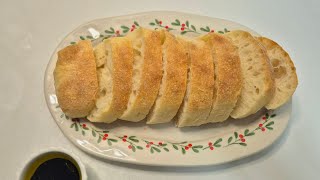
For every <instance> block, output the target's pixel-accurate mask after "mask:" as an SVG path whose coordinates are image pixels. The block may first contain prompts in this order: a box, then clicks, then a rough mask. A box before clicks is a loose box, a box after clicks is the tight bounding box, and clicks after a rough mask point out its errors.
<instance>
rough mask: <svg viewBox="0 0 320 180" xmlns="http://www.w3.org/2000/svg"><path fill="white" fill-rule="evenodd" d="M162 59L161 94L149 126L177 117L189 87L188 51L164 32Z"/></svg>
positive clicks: (149, 119) (150, 114)
mask: <svg viewBox="0 0 320 180" xmlns="http://www.w3.org/2000/svg"><path fill="white" fill-rule="evenodd" d="M161 33H162V38H163V39H162V41H163V42H164V43H163V45H162V57H163V67H162V70H163V77H162V81H161V85H160V90H159V94H158V96H157V99H156V101H155V104H154V105H153V107H152V109H151V111H150V113H149V114H148V116H147V124H157V123H165V122H169V121H171V120H172V118H173V117H174V116H175V115H176V113H177V111H178V109H179V107H180V105H181V103H182V101H183V98H184V95H185V91H186V86H187V68H188V64H187V63H188V62H187V61H188V59H187V58H188V57H187V51H186V49H185V48H184V47H183V45H182V44H181V43H179V42H178V41H177V39H176V37H175V36H174V35H172V34H170V33H169V32H167V31H165V30H163V31H161Z"/></svg>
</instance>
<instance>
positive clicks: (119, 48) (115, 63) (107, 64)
mask: <svg viewBox="0 0 320 180" xmlns="http://www.w3.org/2000/svg"><path fill="white" fill-rule="evenodd" d="M102 43H103V44H104V45H99V46H97V48H96V49H95V51H96V53H95V54H96V56H97V54H105V58H104V60H102V59H103V58H102V59H101V61H102V62H101V63H102V64H100V63H97V64H98V65H99V68H98V80H99V86H100V94H99V98H98V99H97V101H96V107H95V108H94V109H93V110H92V111H91V113H90V115H89V116H88V119H89V120H90V121H92V122H105V123H111V122H113V121H115V120H116V119H117V118H119V117H120V116H121V115H122V114H123V112H124V111H125V110H126V107H127V103H128V100H129V96H130V93H131V89H132V67H133V48H132V43H131V41H130V40H129V39H128V38H126V37H115V38H110V39H107V40H105V41H103V42H102ZM97 52H99V53H97Z"/></svg>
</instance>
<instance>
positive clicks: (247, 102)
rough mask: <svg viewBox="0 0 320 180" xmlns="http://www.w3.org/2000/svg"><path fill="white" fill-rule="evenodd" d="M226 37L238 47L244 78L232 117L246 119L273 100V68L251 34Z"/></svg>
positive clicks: (235, 32) (233, 33) (238, 33)
mask: <svg viewBox="0 0 320 180" xmlns="http://www.w3.org/2000/svg"><path fill="white" fill-rule="evenodd" d="M225 37H228V38H229V39H230V40H231V41H232V42H233V43H234V44H235V45H236V46H237V47H238V52H239V56H240V62H241V70H242V71H241V72H242V77H243V85H242V91H241V95H240V98H239V100H238V102H237V105H236V107H235V109H234V110H233V111H232V112H231V117H233V118H244V117H247V116H249V115H251V114H254V113H256V112H257V111H258V110H259V109H261V108H262V107H264V106H265V105H266V104H267V103H268V102H269V101H270V100H271V98H272V96H273V93H274V79H273V76H272V67H271V65H270V62H269V59H268V56H267V55H266V53H265V52H264V50H263V49H262V47H261V45H260V44H259V42H258V40H256V39H255V38H254V37H253V36H252V35H251V34H250V33H248V32H245V31H240V30H238V31H231V32H229V33H227V34H225Z"/></svg>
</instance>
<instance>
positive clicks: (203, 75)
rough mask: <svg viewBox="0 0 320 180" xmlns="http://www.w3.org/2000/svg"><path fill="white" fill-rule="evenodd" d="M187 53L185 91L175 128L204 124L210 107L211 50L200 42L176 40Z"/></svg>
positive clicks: (211, 85) (211, 87)
mask: <svg viewBox="0 0 320 180" xmlns="http://www.w3.org/2000/svg"><path fill="white" fill-rule="evenodd" d="M178 40H179V42H181V43H182V44H184V46H185V48H186V49H187V51H188V57H189V60H188V61H189V63H188V64H189V68H188V81H187V82H188V83H187V91H186V93H185V97H184V100H183V103H182V105H181V107H180V109H179V111H178V114H177V124H176V125H177V127H184V126H198V125H201V124H204V123H206V119H207V117H208V116H209V113H210V111H211V105H212V96H213V84H214V67H213V57H212V52H211V48H210V46H209V45H208V44H206V43H205V42H203V41H201V40H189V39H184V38H180V37H179V38H178Z"/></svg>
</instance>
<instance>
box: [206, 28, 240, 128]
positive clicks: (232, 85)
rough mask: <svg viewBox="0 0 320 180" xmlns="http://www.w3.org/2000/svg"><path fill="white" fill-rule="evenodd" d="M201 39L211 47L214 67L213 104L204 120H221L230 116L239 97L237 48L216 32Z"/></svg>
mask: <svg viewBox="0 0 320 180" xmlns="http://www.w3.org/2000/svg"><path fill="white" fill-rule="evenodd" d="M202 39H203V40H205V41H206V42H207V43H208V44H210V47H211V48H212V53H213V62H214V67H215V83H214V89H213V91H214V95H213V104H212V110H211V112H210V115H209V116H208V118H207V120H206V122H207V123H208V122H222V121H225V120H226V119H227V118H228V117H229V116H230V113H231V112H232V111H233V109H234V107H235V105H236V103H237V101H238V99H239V97H240V93H241V89H242V74H241V64H240V58H239V54H238V51H237V48H236V47H235V46H234V45H233V43H232V42H231V41H230V40H229V39H228V38H226V37H224V36H222V35H220V34H217V33H209V34H208V35H206V36H204V37H202Z"/></svg>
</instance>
